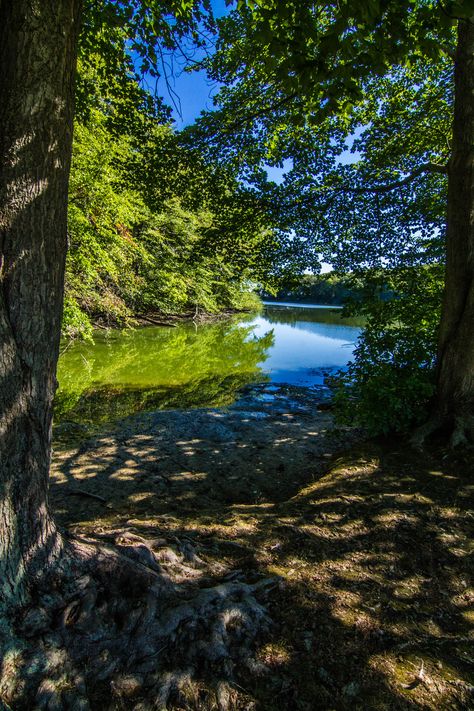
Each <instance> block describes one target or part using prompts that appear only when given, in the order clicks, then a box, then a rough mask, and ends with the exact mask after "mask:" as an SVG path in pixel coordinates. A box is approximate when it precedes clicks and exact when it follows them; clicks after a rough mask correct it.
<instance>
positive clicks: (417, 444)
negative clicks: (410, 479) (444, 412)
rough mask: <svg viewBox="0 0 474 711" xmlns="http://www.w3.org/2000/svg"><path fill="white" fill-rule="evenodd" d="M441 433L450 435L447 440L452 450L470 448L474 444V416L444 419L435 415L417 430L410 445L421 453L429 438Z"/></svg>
mask: <svg viewBox="0 0 474 711" xmlns="http://www.w3.org/2000/svg"><path fill="white" fill-rule="evenodd" d="M441 431H443V432H447V433H448V436H447V437H446V439H447V442H448V445H449V448H450V449H452V450H455V449H460V448H463V447H470V446H472V445H473V444H474V416H473V415H470V414H462V415H456V416H453V417H447V416H445V417H443V416H441V415H440V414H434V415H433V416H432V417H431V418H430V419H429V420H428V421H427V422H425V423H424V424H423V425H421V427H418V428H417V429H416V430H415V432H414V434H413V435H412V437H411V439H410V443H411V445H412V446H413V447H414V448H415V449H417V450H420V451H421V450H423V448H424V446H425V444H426V441H427V440H428V439H429V437H431V436H432V435H434V434H435V433H436V432H441Z"/></svg>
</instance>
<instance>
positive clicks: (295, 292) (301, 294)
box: [263, 272, 392, 306]
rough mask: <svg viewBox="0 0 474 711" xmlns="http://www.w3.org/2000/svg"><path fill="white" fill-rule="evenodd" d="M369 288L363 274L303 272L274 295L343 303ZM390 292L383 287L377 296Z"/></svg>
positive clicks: (361, 295)
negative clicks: (356, 275)
mask: <svg viewBox="0 0 474 711" xmlns="http://www.w3.org/2000/svg"><path fill="white" fill-rule="evenodd" d="M368 289H370V286H369V283H368V281H367V280H366V278H365V275H361V276H359V277H358V278H356V277H355V276H354V274H337V273H336V272H330V273H329V274H303V275H302V276H300V277H299V278H298V279H296V280H295V281H294V282H291V283H290V284H287V285H284V286H283V287H282V288H280V289H279V290H278V291H277V293H276V295H275V299H276V300H280V301H281V300H286V301H295V302H303V303H304V302H307V303H313V304H336V305H338V306H342V305H343V304H347V303H352V302H356V303H359V302H361V301H362V300H363V299H364V296H365V295H366V292H367V290H368ZM391 295H392V294H391V292H390V291H389V290H388V289H387V288H386V287H383V288H382V289H381V291H380V293H379V298H382V299H387V298H390V296H391ZM263 296H264V298H266V299H268V298H270V299H272V298H273V296H271V295H268V294H266V293H264V294H263Z"/></svg>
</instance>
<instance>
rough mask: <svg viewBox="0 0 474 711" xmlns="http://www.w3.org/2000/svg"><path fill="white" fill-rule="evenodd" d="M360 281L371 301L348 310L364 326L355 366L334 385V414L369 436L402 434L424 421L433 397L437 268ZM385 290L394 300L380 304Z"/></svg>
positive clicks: (401, 271)
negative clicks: (361, 318)
mask: <svg viewBox="0 0 474 711" xmlns="http://www.w3.org/2000/svg"><path fill="white" fill-rule="evenodd" d="M364 280H365V282H366V289H367V290H369V289H370V290H371V292H372V295H371V297H370V298H369V296H368V294H366V297H365V300H364V301H362V302H359V304H358V305H355V302H354V303H353V305H352V308H350V309H348V310H349V311H350V312H351V313H352V314H353V313H355V312H357V313H359V314H360V313H362V314H364V316H365V317H366V318H367V324H366V327H365V330H364V332H363V335H362V337H361V338H360V340H359V343H358V345H357V347H356V349H355V352H354V361H353V362H352V363H350V364H349V368H348V370H347V372H344V373H341V374H340V376H339V378H336V379H335V380H334V381H333V385H334V386H335V390H336V394H335V401H336V413H337V415H338V417H339V419H340V420H341V421H342V422H345V423H350V424H357V425H360V426H362V427H364V428H365V429H366V430H367V431H368V432H369V433H370V434H386V433H388V432H390V431H393V430H395V431H398V432H407V431H409V430H410V429H411V428H412V427H413V426H414V425H416V424H419V423H420V422H422V421H423V420H424V419H425V418H426V416H427V414H428V407H429V403H430V399H431V397H432V395H433V393H434V387H435V357H436V342H437V327H438V323H439V316H440V306H441V295H442V287H443V273H442V269H441V268H440V267H439V266H434V267H433V266H431V267H409V268H403V269H398V270H391V271H388V270H387V271H385V272H379V273H376V274H366V275H364ZM386 289H389V290H390V291H392V293H393V298H391V299H389V300H382V299H380V293H381V291H382V290H386Z"/></svg>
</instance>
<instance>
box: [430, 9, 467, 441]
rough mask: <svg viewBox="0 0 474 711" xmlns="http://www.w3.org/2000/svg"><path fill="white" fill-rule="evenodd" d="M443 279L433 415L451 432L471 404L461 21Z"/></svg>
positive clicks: (464, 43) (464, 72)
mask: <svg viewBox="0 0 474 711" xmlns="http://www.w3.org/2000/svg"><path fill="white" fill-rule="evenodd" d="M448 176H449V177H448V219H447V246H446V280H445V292H444V301H443V308H442V316H441V324H440V334H439V348H438V381H437V415H438V416H439V417H440V419H441V420H442V421H443V422H449V424H451V425H454V427H455V428H457V427H459V426H461V425H462V423H463V422H464V423H467V426H468V427H469V426H470V425H469V422H470V421H471V418H472V415H473V405H474V22H473V21H472V20H461V21H459V24H458V43H457V51H456V58H455V101H454V122H453V146H452V155H451V158H450V161H449V167H448Z"/></svg>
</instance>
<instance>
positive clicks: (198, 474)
mask: <svg viewBox="0 0 474 711" xmlns="http://www.w3.org/2000/svg"><path fill="white" fill-rule="evenodd" d="M318 399H319V397H318V396H317V395H311V394H310V393H309V392H308V391H304V390H298V389H296V388H291V389H290V388H274V387H268V386H262V387H261V388H253V389H250V390H248V391H247V394H245V395H244V396H243V397H242V399H241V400H240V401H239V402H238V403H237V404H236V405H234V406H233V407H231V408H228V409H219V410H202V409H200V410H190V411H181V412H180V411H168V412H158V413H151V414H146V415H141V416H139V417H136V418H134V419H130V420H126V421H123V422H122V423H119V424H118V425H116V426H115V427H114V429H111V430H110V432H108V433H106V434H104V435H103V436H101V437H96V438H94V439H92V440H88V441H86V442H83V443H82V444H81V445H80V446H79V447H74V448H72V449H62V450H61V451H57V452H56V454H55V461H54V469H53V486H52V493H51V496H52V501H53V506H54V508H55V510H56V515H57V517H58V518H59V519H60V521H61V522H62V524H63V525H65V526H66V527H68V528H69V530H71V532H74V533H75V534H76V535H81V536H87V537H91V536H92V537H96V538H99V539H104V538H105V539H107V538H108V537H110V538H114V537H116V535H117V532H120V531H126V532H128V533H129V534H135V535H139V536H143V537H144V538H146V539H155V540H157V539H158V543H157V546H158V548H159V545H160V544H159V541H160V539H162V540H163V545H164V546H165V545H166V546H168V548H167V550H169V544H170V542H173V541H176V542H177V550H178V548H179V549H180V550H182V546H183V541H189V542H191V543H192V546H193V548H194V549H195V550H197V552H198V554H199V556H200V557H201V558H202V560H203V561H204V562H205V563H206V565H207V566H208V571H209V577H210V578H212V580H214V581H215V580H217V579H222V578H225V579H227V580H228V579H236V580H237V579H241V580H243V581H252V582H254V581H255V580H258V579H259V578H260V577H264V578H268V577H269V575H270V576H274V577H275V580H276V585H275V587H274V588H273V590H272V591H271V593H270V595H269V597H268V599H267V601H266V604H267V607H268V610H269V613H270V616H271V618H272V620H273V626H272V628H271V630H270V632H269V633H268V634H267V635H266V637H265V639H262V640H261V645H260V648H259V650H258V658H259V659H260V661H262V662H263V665H264V666H263V667H262V668H258V669H256V670H255V671H256V672H257V671H258V674H256V673H254V674H250V673H249V672H248V671H247V672H246V673H242V677H241V678H239V684H238V685H236V686H235V689H234V693H235V707H236V708H240V709H244V708H247V709H262V710H263V709H264V710H265V711H267V710H268V711H273V710H275V711H278V710H281V711H283V710H285V709H301V710H302V711H305V710H307V711H311V710H313V709H328V710H329V709H341V710H342V709H360V710H362V709H470V708H474V695H473V692H474V679H473V671H474V644H473V641H474V633H473V623H474V588H473V579H472V573H473V565H472V553H473V545H472V534H473V532H474V513H473V511H472V510H470V508H469V507H470V505H472V499H473V494H474V482H473V479H472V461H451V460H450V459H447V458H444V459H443V458H442V457H441V455H440V456H439V457H438V456H437V455H436V454H431V455H426V454H424V455H417V454H415V453H413V452H411V451H409V450H408V449H407V448H406V447H405V446H402V445H400V444H398V445H397V443H395V444H394V443H392V444H391V445H390V446H389V445H387V444H385V445H383V446H382V445H379V444H374V443H363V442H362V443H361V442H360V441H359V442H357V433H349V432H348V431H341V430H335V429H334V428H333V425H332V420H331V416H330V414H329V413H328V412H326V411H323V412H320V411H318V410H317V408H316V401H317V400H318ZM359 439H360V438H359ZM348 447H351V449H350V454H345V455H341V452H343V451H347V449H348ZM90 495H93V496H90ZM94 497H98V498H94ZM113 703H116V706H115V707H116V708H117V709H118V708H133V703H134V702H132V701H127V702H125V701H124V700H123V699H118V700H117V701H116V702H113ZM200 703H201V702H200V701H199V695H196V694H195V693H194V696H193V695H192V694H191V695H190V696H189V697H188V698H187V700H186V698H185V697H184V696H183V697H182V698H181V699H180V701H179V703H178V702H177V706H176V708H182V709H185V708H188V709H198V708H202V709H210V708H212V706H209V705H208V706H203V705H202V704H201V705H200ZM111 708H114V706H112V707H111ZM142 708H146V702H145V706H143V707H142ZM150 708H151V707H150ZM215 708H217V706H216V707H215Z"/></svg>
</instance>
